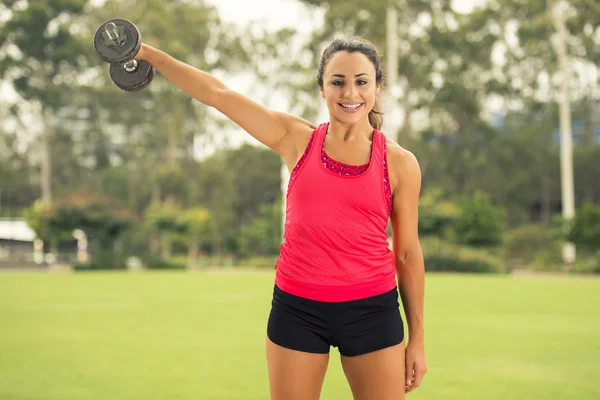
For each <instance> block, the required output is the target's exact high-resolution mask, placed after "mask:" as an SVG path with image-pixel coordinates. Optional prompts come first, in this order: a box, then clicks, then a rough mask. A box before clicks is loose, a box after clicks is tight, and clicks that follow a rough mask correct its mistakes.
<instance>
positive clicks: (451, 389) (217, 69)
mask: <svg viewBox="0 0 600 400" xmlns="http://www.w3.org/2000/svg"><path fill="white" fill-rule="evenodd" d="M115 17H120V18H126V19H129V20H131V21H133V22H134V23H135V24H136V25H137V26H138V27H139V29H140V31H141V33H142V37H143V39H144V41H146V42H148V43H149V44H151V45H153V46H155V47H158V48H160V49H162V50H164V51H166V52H168V53H169V54H171V55H173V56H174V57H176V58H178V59H181V60H183V61H186V62H188V63H190V64H192V65H194V66H197V67H199V68H201V69H203V70H206V71H208V72H211V73H213V74H214V75H216V76H218V77H219V78H220V79H222V80H223V81H224V82H225V83H226V84H228V86H230V87H231V88H233V89H236V90H239V91H240V92H242V93H244V94H246V95H248V96H250V97H252V98H253V99H255V100H257V101H259V102H261V103H263V104H265V105H267V106H269V107H271V108H274V109H277V110H280V111H286V112H290V113H292V114H296V115H299V116H301V117H303V118H306V119H308V120H310V121H311V122H313V123H315V124H318V123H320V122H324V121H326V120H327V118H328V115H327V112H326V108H324V104H323V102H322V101H321V100H320V97H319V96H318V86H317V84H316V73H317V68H318V62H319V60H320V56H321V53H322V51H323V49H324V47H325V46H326V45H327V44H328V43H329V42H330V41H331V40H332V39H333V38H335V37H349V36H354V35H358V36H361V37H363V38H366V39H368V40H370V41H371V42H373V43H374V44H375V45H376V47H377V48H378V50H379V51H380V53H381V54H382V55H383V66H384V71H385V73H386V75H387V77H388V82H387V85H386V93H385V94H384V95H383V96H382V100H383V105H384V110H385V116H384V127H383V131H384V133H385V134H386V135H387V136H388V137H390V138H392V139H394V140H396V141H397V142H398V143H400V144H401V145H402V146H404V147H406V148H407V149H409V150H410V151H412V152H413V153H414V154H415V155H416V156H417V159H418V160H419V163H420V166H421V170H422V174H423V188H422V193H421V199H420V205H419V214H420V225H419V233H420V237H421V243H422V247H423V251H424V255H425V265H426V270H427V284H426V285H427V288H426V318H425V320H426V346H427V347H426V349H427V353H428V363H429V373H428V374H427V377H426V379H425V381H424V383H423V386H422V387H421V388H419V389H418V390H416V391H415V392H414V394H410V397H413V398H415V399H459V398H460V399H505V398H514V399H538V398H540V399H541V398H544V399H596V398H599V397H600V384H599V383H598V380H597V375H598V372H599V371H600V311H599V306H600V295H599V294H598V293H600V280H598V277H597V276H598V274H599V273H600V108H599V99H600V85H599V79H600V72H599V71H600V69H599V65H600V6H598V5H597V3H596V2H594V1H591V0H569V1H550V0H530V1H526V0H488V1H484V0H481V1H468V0H462V1H446V0H433V1H420V0H398V1H387V0H385V1H384V0H378V1H371V2H361V1H357V0H345V1H339V0H330V1H322V0H281V1H276V0H260V1H252V2H249V1H244V0H221V1H217V0H214V1H202V0H196V1H193V0H189V1H183V0H173V1H169V2H165V1H158V0H146V1H121V0H106V1H101V0H90V1H87V0H47V1H36V0H29V1H27V0H16V1H13V0H2V1H1V2H0V324H1V328H0V399H65V398H69V399H79V398H81V399H84V398H85V399H106V398H114V399H129V398H142V397H143V398H148V399H151V398H152V399H162V398H172V399H175V398H177V399H188V398H189V399H192V398H194V399H198V398H200V399H265V398H268V382H267V380H266V364H265V360H264V333H265V326H266V319H267V317H268V311H269V306H270V295H271V292H272V289H273V275H274V271H273V267H274V263H275V260H276V258H277V255H278V250H279V244H280V243H281V240H282V224H283V221H282V209H283V207H284V206H285V204H284V202H283V200H284V196H283V193H284V191H285V187H286V184H287V178H288V175H287V172H286V171H285V169H284V168H283V166H282V163H281V160H280V158H279V156H277V155H276V154H275V153H274V152H272V151H270V150H269V149H267V148H265V147H264V146H263V145H261V144H260V143H258V142H256V141H255V140H253V139H252V138H251V137H250V136H249V135H248V134H246V133H245V132H243V131H241V130H240V129H239V127H237V126H236V125H235V124H233V123H231V122H229V121H227V120H226V119H225V118H224V117H223V116H222V115H220V114H219V113H218V112H215V111H214V110H211V109H208V108H207V107H205V106H203V105H201V104H199V103H197V102H195V101H193V100H191V99H189V98H188V97H186V96H185V95H184V94H183V93H182V92H181V91H179V90H177V89H176V88H174V87H173V86H172V85H170V84H169V83H168V82H167V81H166V80H165V79H164V78H163V77H161V76H160V75H159V74H157V76H156V77H155V79H154V81H153V82H152V84H151V85H150V87H148V88H147V89H145V90H143V91H141V92H137V93H125V92H123V91H121V90H119V89H118V88H117V87H116V86H115V85H114V84H113V83H112V82H111V80H110V77H109V74H108V65H107V64H105V63H103V62H102V61H101V60H100V58H99V56H98V55H97V54H96V53H95V51H94V48H93V45H92V41H93V35H94V33H95V30H96V29H97V27H98V26H100V24H102V23H103V22H104V21H106V20H108V19H110V18H115ZM332 354H337V350H333V351H332ZM323 398H324V399H348V398H350V392H349V389H348V388H347V385H346V383H345V381H344V377H343V372H342V371H341V368H340V367H339V362H338V361H337V359H336V357H332V359H331V361H330V371H329V374H328V377H327V378H326V382H325V387H324V392H323Z"/></svg>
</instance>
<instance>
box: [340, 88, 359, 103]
mask: <svg viewBox="0 0 600 400" xmlns="http://www.w3.org/2000/svg"><path fill="white" fill-rule="evenodd" d="M355 95H356V87H355V86H354V85H344V89H343V90H342V96H344V99H348V100H355V98H354V97H355Z"/></svg>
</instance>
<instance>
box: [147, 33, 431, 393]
mask: <svg viewBox="0 0 600 400" xmlns="http://www.w3.org/2000/svg"><path fill="white" fill-rule="evenodd" d="M135 58H136V59H138V60H143V61H146V62H148V63H149V64H151V65H152V66H153V67H154V68H156V70H157V71H158V72H159V73H160V74H161V75H162V76H164V77H165V78H166V79H168V80H169V81H170V82H172V83H173V84H175V85H176V86H177V87H179V88H180V89H182V90H183V91H185V92H186V93H187V94H189V95H190V96H191V97H193V98H194V99H196V100H197V101H199V102H201V103H203V104H205V105H207V106H210V107H214V108H215V109H217V110H218V111H220V112H221V113H223V114H224V115H225V116H227V117H228V118H229V119H231V120H232V121H234V122H236V123H237V124H238V125H239V126H240V127H242V128H243V129H244V130H245V131H246V132H248V133H249V134H250V135H251V136H253V137H254V138H255V139H257V140H258V141H260V142H262V143H263V144H265V145H266V146H268V147H270V148H271V149H273V150H274V151H276V152H277V153H278V154H279V155H280V156H281V157H282V158H283V160H284V161H285V163H286V165H287V167H288V169H289V171H290V173H291V174H290V183H289V187H288V192H287V198H286V217H285V233H284V242H283V244H282V245H281V247H280V256H279V258H278V260H277V263H276V266H275V268H276V275H275V282H274V288H273V294H272V304H271V311H270V314H269V320H268V325H267V337H266V353H267V365H268V373H269V383H270V392H271V398H272V399H273V400H283V399H286V400H287V399H301V400H304V399H307V400H309V399H310V400H312V399H318V398H319V397H320V393H321V388H322V384H323V381H324V377H325V373H326V370H327V365H328V362H329V352H330V349H331V347H337V348H338V350H339V352H340V354H341V356H342V357H341V361H342V367H343V369H344V373H345V375H346V378H347V381H348V383H349V386H350V388H351V390H352V393H353V396H354V398H355V399H356V400H363V399H371V398H374V399H378V400H388V399H389V400H391V399H394V400H398V399H403V398H404V395H405V393H407V392H410V391H411V390H413V389H415V388H416V387H418V386H419V385H420V384H421V380H422V379H423V376H424V374H425V371H426V362H425V350H424V333H423V299H424V265H423V254H422V251H421V247H420V244H419V238H418V231H417V227H418V221H417V219H418V217H417V210H418V198H419V192H420V185H421V174H420V170H419V165H418V163H417V161H416V159H415V157H414V156H413V155H412V154H411V153H410V152H409V151H407V150H405V149H403V148H401V147H400V146H399V145H398V144H396V143H394V142H393V141H391V140H389V139H386V137H385V135H384V134H383V133H382V132H381V131H380V129H381V125H382V114H381V112H380V111H379V109H378V104H377V101H378V95H379V92H380V90H381V85H382V83H383V73H382V71H381V66H380V61H379V56H378V55H377V51H376V50H375V48H374V47H373V46H372V45H371V44H370V43H368V42H366V41H364V40H362V39H351V40H335V41H334V42H332V43H331V45H330V46H328V47H327V48H326V49H325V51H324V52H323V56H322V60H321V63H320V65H319V69H318V74H317V76H318V79H317V82H318V86H319V89H320V93H321V97H322V98H323V99H324V100H325V103H326V105H327V108H328V110H329V121H328V122H323V123H320V124H312V123H310V122H308V121H305V120H303V119H301V118H298V117H295V116H292V115H289V114H287V113H283V112H276V111H273V110H269V109H267V108H265V107H263V106H262V105H260V104H258V103H256V102H255V101H253V100H251V99H250V98H248V97H246V96H244V95H242V94H240V93H238V92H236V91H234V90H231V89H229V88H228V87H227V86H226V85H225V84H224V83H223V82H221V81H220V80H219V79H217V78H216V77H215V76H213V75H210V74H208V73H206V72H204V71H201V70H199V69H197V68H195V67H193V66H191V65H189V64H186V63H183V62H181V61H179V60H177V59H175V58H173V57H171V56H169V55H168V54H166V53H164V52H162V51H160V50H158V49H155V48H153V47H151V46H149V45H147V44H145V43H143V44H142V46H141V48H140V50H139V52H138V54H137V55H136V57H135ZM390 219H391V223H392V228H393V251H391V249H390V248H389V244H388V234H387V230H386V228H387V226H388V222H389V221H390ZM399 295H400V296H401V297H402V303H403V307H404V310H405V313H406V317H407V323H408V330H409V333H410V342H409V343H408V345H406V341H405V327H404V322H403V320H402V317H401V313H400V309H399V306H400V303H399Z"/></svg>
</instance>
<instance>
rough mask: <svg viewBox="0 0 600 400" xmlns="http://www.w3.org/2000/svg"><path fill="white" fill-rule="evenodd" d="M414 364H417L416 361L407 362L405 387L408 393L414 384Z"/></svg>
mask: <svg viewBox="0 0 600 400" xmlns="http://www.w3.org/2000/svg"><path fill="white" fill-rule="evenodd" d="M407 361H408V360H407ZM414 366H415V364H414V363H411V362H407V363H406V378H405V380H404V389H405V390H406V393H408V392H409V391H410V388H411V387H412V385H413V383H414V375H413V371H414Z"/></svg>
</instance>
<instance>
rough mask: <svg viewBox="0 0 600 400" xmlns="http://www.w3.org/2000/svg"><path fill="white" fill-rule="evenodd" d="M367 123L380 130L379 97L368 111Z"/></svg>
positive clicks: (381, 121) (381, 120)
mask: <svg viewBox="0 0 600 400" xmlns="http://www.w3.org/2000/svg"><path fill="white" fill-rule="evenodd" d="M369 123H370V124H371V126H372V127H373V128H375V129H376V130H378V131H380V130H381V127H382V126H383V111H381V106H380V104H379V97H378V98H377V99H375V105H374V106H373V110H371V112H369Z"/></svg>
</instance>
